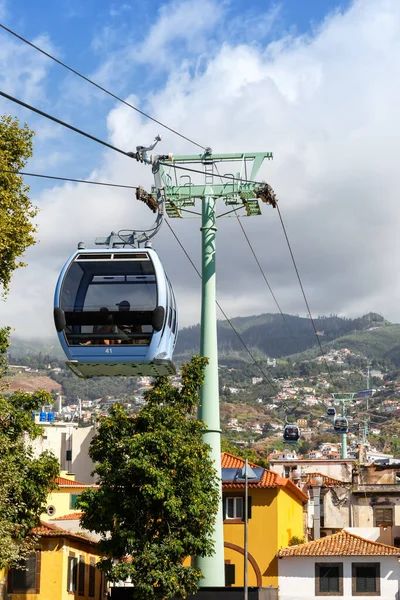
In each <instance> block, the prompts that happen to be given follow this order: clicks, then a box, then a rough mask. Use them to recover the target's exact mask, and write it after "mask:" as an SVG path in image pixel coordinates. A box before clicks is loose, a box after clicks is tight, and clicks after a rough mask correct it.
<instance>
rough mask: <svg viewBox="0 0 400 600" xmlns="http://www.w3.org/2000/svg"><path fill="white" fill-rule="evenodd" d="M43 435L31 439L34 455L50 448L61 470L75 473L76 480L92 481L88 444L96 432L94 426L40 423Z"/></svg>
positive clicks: (91, 464) (91, 465)
mask: <svg viewBox="0 0 400 600" xmlns="http://www.w3.org/2000/svg"><path fill="white" fill-rule="evenodd" d="M40 425H42V426H43V428H44V432H43V435H41V436H39V437H38V438H36V440H33V442H32V447H33V450H34V453H35V456H38V455H39V454H40V453H41V452H43V451H44V450H50V451H52V452H53V454H54V455H55V457H56V458H57V459H58V460H59V461H60V468H61V470H62V471H68V472H69V473H74V474H75V475H76V480H77V481H81V482H82V483H93V481H94V478H93V477H92V476H91V475H90V473H91V472H92V471H93V469H94V463H93V462H92V460H91V458H90V457H89V445H90V442H91V441H92V439H93V437H94V435H95V434H96V430H95V426H94V425H91V426H90V427H78V425H77V424H76V423H71V422H68V423H63V422H59V421H57V422H55V423H40Z"/></svg>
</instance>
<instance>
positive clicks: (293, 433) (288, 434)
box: [283, 423, 300, 443]
mask: <svg viewBox="0 0 400 600" xmlns="http://www.w3.org/2000/svg"><path fill="white" fill-rule="evenodd" d="M283 439H284V441H285V442H290V443H296V442H298V441H299V439H300V428H299V426H298V425H296V424H295V423H286V425H285V427H284V428H283Z"/></svg>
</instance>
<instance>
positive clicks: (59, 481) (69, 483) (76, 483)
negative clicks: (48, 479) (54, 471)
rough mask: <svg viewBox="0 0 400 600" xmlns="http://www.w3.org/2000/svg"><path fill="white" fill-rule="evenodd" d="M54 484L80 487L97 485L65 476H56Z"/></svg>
mask: <svg viewBox="0 0 400 600" xmlns="http://www.w3.org/2000/svg"><path fill="white" fill-rule="evenodd" d="M56 484H57V485H58V486H59V487H81V488H90V487H97V485H96V484H95V483H81V482H80V481H74V480H73V479H67V477H56Z"/></svg>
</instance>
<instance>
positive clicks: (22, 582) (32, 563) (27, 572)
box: [7, 552, 40, 594]
mask: <svg viewBox="0 0 400 600" xmlns="http://www.w3.org/2000/svg"><path fill="white" fill-rule="evenodd" d="M21 567H22V568H21V569H10V570H9V572H8V577H7V591H8V593H9V594H20V593H26V592H30V593H32V594H40V552H35V553H34V554H31V555H30V556H28V558H26V559H25V560H22V561H21Z"/></svg>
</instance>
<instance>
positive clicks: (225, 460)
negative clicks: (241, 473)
mask: <svg viewBox="0 0 400 600" xmlns="http://www.w3.org/2000/svg"><path fill="white" fill-rule="evenodd" d="M244 463H245V460H244V458H239V456H234V455H233V454H229V452H221V467H222V468H223V469H241V468H242V467H244ZM249 466H250V467H251V468H252V469H254V468H257V467H259V466H260V465H256V464H254V463H252V462H250V461H249Z"/></svg>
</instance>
